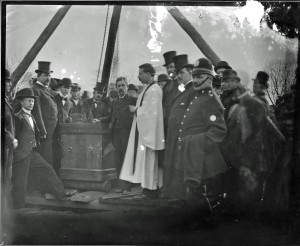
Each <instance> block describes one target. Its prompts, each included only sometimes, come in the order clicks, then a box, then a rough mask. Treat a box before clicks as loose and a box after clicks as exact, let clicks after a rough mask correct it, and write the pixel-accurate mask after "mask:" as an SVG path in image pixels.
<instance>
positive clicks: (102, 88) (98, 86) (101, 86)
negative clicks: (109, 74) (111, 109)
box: [94, 82, 106, 94]
mask: <svg viewBox="0 0 300 246" xmlns="http://www.w3.org/2000/svg"><path fill="white" fill-rule="evenodd" d="M94 90H95V91H99V92H100V93H103V94H104V93H106V84H104V83H102V82H97V83H96V87H94Z"/></svg>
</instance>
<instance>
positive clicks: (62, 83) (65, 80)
mask: <svg viewBox="0 0 300 246" xmlns="http://www.w3.org/2000/svg"><path fill="white" fill-rule="evenodd" d="M71 85H72V81H71V79H69V78H63V79H62V80H61V81H60V82H59V86H63V87H66V88H70V87H71Z"/></svg>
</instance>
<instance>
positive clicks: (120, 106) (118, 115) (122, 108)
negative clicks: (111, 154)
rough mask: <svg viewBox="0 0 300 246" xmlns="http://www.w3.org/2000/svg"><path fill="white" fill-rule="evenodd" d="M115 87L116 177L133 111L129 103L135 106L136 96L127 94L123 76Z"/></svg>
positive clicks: (125, 147) (113, 133) (113, 132)
mask: <svg viewBox="0 0 300 246" xmlns="http://www.w3.org/2000/svg"><path fill="white" fill-rule="evenodd" d="M116 89H117V92H118V95H119V99H117V100H115V101H114V102H113V104H112V120H111V128H112V142H113V145H114V147H115V156H116V169H117V174H118V177H119V175H120V171H121V168H122V164H123V161H124V157H125V153H126V149H127V144H128V139H129V134H130V128H131V125H132V120H133V113H132V112H130V111H129V105H132V106H135V104H136V98H133V97H130V96H128V95H127V81H126V78H124V77H119V78H117V80H116Z"/></svg>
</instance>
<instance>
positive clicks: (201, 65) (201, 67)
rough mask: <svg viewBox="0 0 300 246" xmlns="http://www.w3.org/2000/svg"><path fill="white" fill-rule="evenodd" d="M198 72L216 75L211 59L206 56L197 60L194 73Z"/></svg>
mask: <svg viewBox="0 0 300 246" xmlns="http://www.w3.org/2000/svg"><path fill="white" fill-rule="evenodd" d="M196 74H209V75H212V76H214V74H213V66H212V64H211V61H210V60H208V59H206V58H200V59H198V60H196V61H195V63H194V68H193V75H196Z"/></svg>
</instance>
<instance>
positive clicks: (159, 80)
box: [157, 74, 172, 89]
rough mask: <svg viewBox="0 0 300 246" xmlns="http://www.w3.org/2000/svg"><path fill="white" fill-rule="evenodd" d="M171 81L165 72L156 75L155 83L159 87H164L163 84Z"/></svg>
mask: <svg viewBox="0 0 300 246" xmlns="http://www.w3.org/2000/svg"><path fill="white" fill-rule="evenodd" d="M171 81H172V79H171V78H170V77H169V76H168V75H166V74H160V75H158V77H157V84H158V85H159V86H160V88H162V89H163V88H164V86H165V85H166V84H167V83H169V82H171Z"/></svg>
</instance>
